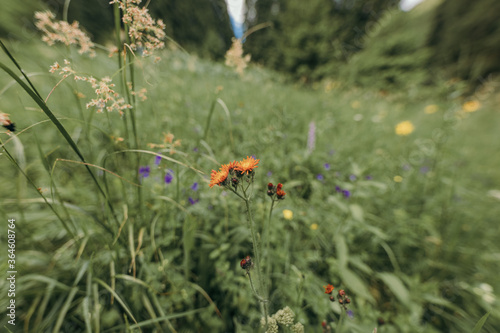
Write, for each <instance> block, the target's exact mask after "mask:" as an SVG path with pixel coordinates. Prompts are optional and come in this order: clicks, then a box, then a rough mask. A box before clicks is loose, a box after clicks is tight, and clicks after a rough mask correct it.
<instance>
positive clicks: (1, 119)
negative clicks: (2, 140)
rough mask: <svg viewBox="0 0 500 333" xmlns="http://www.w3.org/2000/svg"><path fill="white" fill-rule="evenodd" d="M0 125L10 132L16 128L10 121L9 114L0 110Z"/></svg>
mask: <svg viewBox="0 0 500 333" xmlns="http://www.w3.org/2000/svg"><path fill="white" fill-rule="evenodd" d="M0 125H2V126H3V127H4V128H6V129H8V130H9V131H11V132H14V131H15V130H16V125H14V123H13V122H12V121H10V118H9V115H8V114H7V113H2V112H0Z"/></svg>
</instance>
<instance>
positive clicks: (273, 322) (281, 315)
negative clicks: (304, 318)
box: [260, 306, 304, 333]
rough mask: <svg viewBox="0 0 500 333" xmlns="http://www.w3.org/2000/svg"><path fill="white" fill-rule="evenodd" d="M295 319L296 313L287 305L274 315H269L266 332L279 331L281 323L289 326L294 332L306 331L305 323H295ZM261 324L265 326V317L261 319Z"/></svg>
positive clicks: (273, 332) (302, 332) (301, 332)
mask: <svg viewBox="0 0 500 333" xmlns="http://www.w3.org/2000/svg"><path fill="white" fill-rule="evenodd" d="M294 320H295V313H294V312H293V310H292V309H290V307H288V306H285V307H284V308H283V309H281V310H278V311H277V312H276V313H275V314H273V315H272V316H269V317H267V331H266V333H275V332H278V329H279V326H278V324H279V325H282V326H285V327H288V328H290V329H291V331H292V332H293V333H304V325H302V324H301V323H298V322H297V323H295V324H294V323H293V322H294ZM260 322H261V325H262V326H265V318H262V319H261V320H260Z"/></svg>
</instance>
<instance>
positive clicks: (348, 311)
mask: <svg viewBox="0 0 500 333" xmlns="http://www.w3.org/2000/svg"><path fill="white" fill-rule="evenodd" d="M347 316H349V318H351V319H353V318H354V312H352V310H347Z"/></svg>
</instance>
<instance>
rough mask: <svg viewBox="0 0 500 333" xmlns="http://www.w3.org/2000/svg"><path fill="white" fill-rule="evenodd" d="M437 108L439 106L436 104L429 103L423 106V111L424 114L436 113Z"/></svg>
mask: <svg viewBox="0 0 500 333" xmlns="http://www.w3.org/2000/svg"><path fill="white" fill-rule="evenodd" d="M438 110H439V107H438V106H437V105H436V104H430V105H427V106H426V107H425V109H424V112H425V113H426V114H433V113H436V112H437V111H438Z"/></svg>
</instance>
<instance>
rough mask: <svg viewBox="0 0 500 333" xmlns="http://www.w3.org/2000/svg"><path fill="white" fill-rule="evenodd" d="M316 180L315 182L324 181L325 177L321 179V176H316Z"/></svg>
mask: <svg viewBox="0 0 500 333" xmlns="http://www.w3.org/2000/svg"><path fill="white" fill-rule="evenodd" d="M316 179H317V180H319V181H323V179H325V177H323V175H322V174H318V175H317V176H316Z"/></svg>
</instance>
